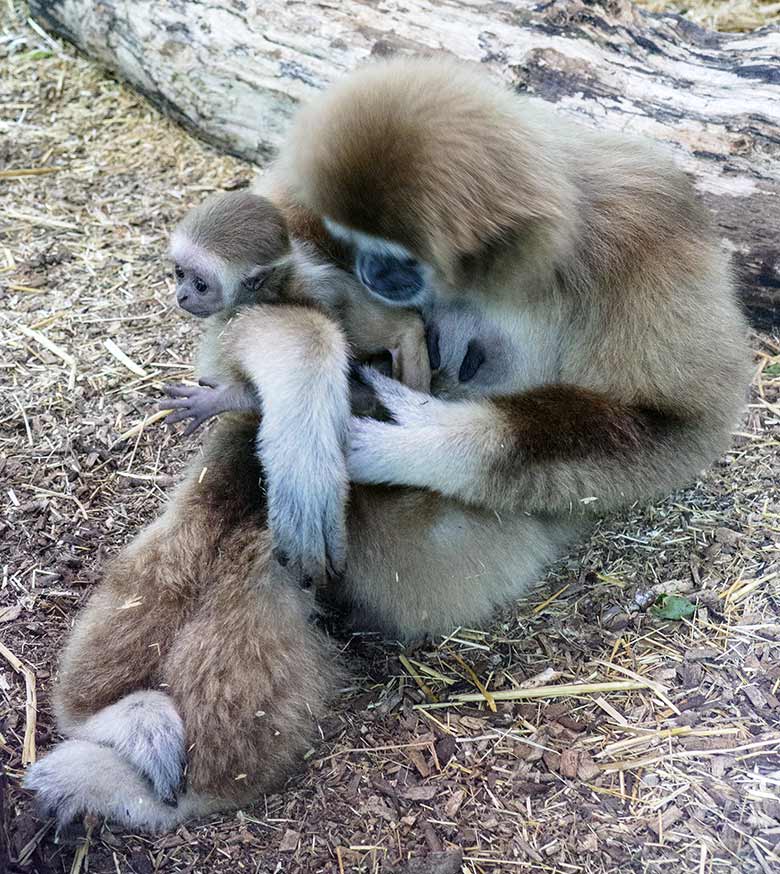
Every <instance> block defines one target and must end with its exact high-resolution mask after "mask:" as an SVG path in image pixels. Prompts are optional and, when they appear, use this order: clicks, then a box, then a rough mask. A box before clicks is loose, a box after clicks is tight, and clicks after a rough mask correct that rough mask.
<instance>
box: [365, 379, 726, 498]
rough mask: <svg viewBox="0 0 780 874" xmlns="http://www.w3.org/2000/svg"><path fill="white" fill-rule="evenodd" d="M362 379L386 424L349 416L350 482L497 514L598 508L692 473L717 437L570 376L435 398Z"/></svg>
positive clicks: (668, 484)
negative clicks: (567, 380)
mask: <svg viewBox="0 0 780 874" xmlns="http://www.w3.org/2000/svg"><path fill="white" fill-rule="evenodd" d="M363 376H364V378H365V379H366V381H368V382H369V383H370V384H371V385H372V386H373V388H374V391H375V392H376V394H377V397H378V399H379V402H380V403H381V404H382V405H383V406H384V407H385V408H386V409H387V410H388V411H389V413H390V416H391V418H392V422H390V423H387V422H378V421H373V420H368V419H358V418H353V420H352V425H351V431H350V447H349V452H348V471H349V475H350V479H351V480H352V481H354V482H359V483H366V484H380V483H386V484H394V485H405V486H415V487H418V488H424V489H429V490H432V491H435V492H439V493H441V494H443V495H446V496H448V497H452V498H456V499H459V500H462V501H465V502H467V503H471V504H476V505H479V506H485V507H489V508H492V509H495V510H499V511H500V510H502V509H524V510H527V511H529V512H566V511H568V510H571V509H577V508H580V509H592V510H594V511H596V512H603V511H604V510H606V509H609V508H611V507H614V506H618V505H622V504H626V503H630V502H631V501H633V500H635V499H637V498H639V497H647V496H648V495H652V494H654V493H657V492H662V491H664V490H666V489H668V488H671V487H673V486H674V485H675V484H677V483H679V482H680V481H681V480H683V481H684V480H685V478H686V477H690V476H691V475H695V474H696V473H697V472H698V470H699V468H700V467H701V464H702V457H706V455H707V454H709V453H710V452H712V451H713V450H712V447H711V446H709V445H708V443H711V442H713V441H715V442H717V440H719V439H720V440H721V441H722V440H723V434H722V433H718V431H717V430H716V429H706V428H705V427H703V426H702V427H697V426H696V424H695V423H693V422H686V421H685V420H684V419H683V418H678V417H676V416H674V415H673V414H670V413H664V412H662V411H661V410H654V409H652V408H650V407H640V406H631V405H626V404H622V403H619V402H616V401H613V400H611V399H610V398H609V397H607V396H606V395H604V394H600V393H598V392H594V391H589V390H587V389H583V388H579V387H577V386H574V385H548V386H542V387H540V388H536V389H533V390H530V391H527V392H525V393H523V394H519V395H516V396H513V397H504V398H493V399H479V400H474V401H471V400H463V401H445V400H439V399H437V398H433V397H431V396H430V395H425V394H421V393H419V392H413V391H410V390H409V389H407V388H406V387H405V386H403V385H401V384H399V383H397V382H394V381H393V380H390V379H388V378H387V377H384V376H382V375H381V374H377V373H376V372H370V371H368V370H367V369H366V370H364V373H363ZM713 430H715V432H716V435H715V437H713V436H712V431H713ZM715 451H717V447H716V449H715Z"/></svg>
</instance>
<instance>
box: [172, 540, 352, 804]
mask: <svg viewBox="0 0 780 874" xmlns="http://www.w3.org/2000/svg"><path fill="white" fill-rule="evenodd" d="M266 545H267V548H268V552H267V553H266V555H265V557H264V558H263V557H261V558H260V559H259V560H258V562H257V564H256V569H255V573H254V574H246V573H238V574H236V575H235V576H233V575H229V574H225V575H224V576H222V577H221V578H220V579H215V580H214V581H213V588H212V589H211V590H210V591H209V592H208V593H207V595H206V599H205V602H204V604H203V606H202V607H201V609H200V610H199V611H198V613H197V614H196V615H195V616H194V617H193V618H192V619H191V620H190V622H189V623H188V624H187V625H186V626H185V628H184V629H182V632H181V633H180V634H179V635H178V637H177V639H176V642H175V643H174V645H173V647H172V648H171V651H170V653H169V654H168V656H167V658H166V660H165V665H164V668H163V679H164V681H165V683H166V684H167V687H168V691H169V693H170V695H171V697H172V698H173V700H174V701H175V702H176V707H177V709H178V711H179V713H180V714H181V717H182V719H183V721H184V725H185V727H186V734H187V741H186V743H187V758H188V770H187V783H188V786H189V787H190V789H192V790H194V791H196V792H200V793H203V794H205V795H209V796H212V797H213V796H216V797H220V798H223V799H226V800H228V801H241V800H245V799H247V798H251V797H255V796H257V795H258V794H259V793H261V792H267V791H271V790H274V789H278V788H280V786H281V785H282V784H283V783H284V781H285V779H286V778H287V777H288V776H289V774H290V772H291V770H293V769H294V768H295V767H296V766H297V765H298V764H299V762H300V761H301V760H302V756H303V753H304V752H305V751H306V750H307V749H308V747H309V746H310V744H311V743H312V741H313V739H314V732H315V725H316V720H317V719H318V718H319V717H320V716H322V715H323V712H324V708H325V703H326V700H327V698H328V696H329V694H330V693H331V692H332V689H333V686H334V683H335V680H336V678H337V676H338V673H339V672H338V669H337V668H336V664H335V660H334V658H333V655H332V654H331V652H330V651H329V646H328V644H327V641H326V638H325V637H324V635H323V634H322V633H321V632H320V631H319V630H317V629H316V628H315V626H314V625H313V624H312V623H311V621H310V618H311V614H312V611H313V609H314V601H313V595H312V594H311V593H309V592H305V591H302V590H300V589H299V588H298V587H297V586H295V585H293V584H292V581H291V577H290V575H289V574H288V573H287V572H286V571H284V570H282V569H280V568H278V566H277V565H276V563H275V562H274V561H273V560H272V559H271V557H270V536H267V537H266Z"/></svg>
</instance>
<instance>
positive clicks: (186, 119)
mask: <svg viewBox="0 0 780 874" xmlns="http://www.w3.org/2000/svg"><path fill="white" fill-rule="evenodd" d="M30 6H31V9H32V12H33V15H34V16H35V17H36V18H37V20H38V21H39V22H40V23H41V24H42V25H44V26H45V27H48V28H49V29H50V30H52V31H54V32H55V33H58V34H60V35H62V36H64V37H65V38H66V39H68V40H69V41H70V42H73V43H75V44H76V45H77V46H79V47H80V48H81V49H83V50H84V51H85V52H86V53H87V54H89V55H91V56H93V57H96V58H98V59H99V60H101V61H102V62H103V63H105V64H106V65H107V66H108V67H110V68H111V69H113V70H116V71H117V72H118V73H120V74H121V75H122V76H124V77H125V78H126V79H127V80H128V81H129V82H130V83H131V84H133V85H134V86H135V87H136V88H138V89H139V90H141V91H142V92H143V93H144V94H146V95H147V96H148V98H149V99H150V100H151V101H152V102H153V103H155V104H156V105H157V106H159V107H161V108H162V109H163V110H165V111H166V112H168V113H170V114H171V115H173V116H174V117H175V118H177V119H178V120H180V121H181V122H183V123H184V124H186V125H187V126H189V127H190V128H192V129H193V130H194V131H196V132H197V133H198V134H199V135H200V136H202V137H204V138H205V139H207V140H208V141H210V142H212V143H214V144H215V145H217V146H218V147H220V148H223V149H226V150H228V151H230V152H233V153H235V154H237V155H240V156H243V157H245V158H248V159H249V160H251V161H255V162H258V163H262V162H264V161H265V160H266V159H267V158H268V157H269V156H270V155H271V154H272V153H273V152H274V149H275V147H276V146H278V144H279V142H280V139H281V137H282V134H283V131H284V130H285V127H286V123H287V119H288V117H289V116H290V113H291V112H292V110H293V109H294V107H295V105H296V103H297V102H298V101H299V100H301V99H303V98H308V97H310V96H311V95H312V94H313V93H314V92H315V91H316V90H317V89H318V88H321V87H322V86H324V85H325V84H327V83H328V82H329V81H330V80H331V79H334V78H336V77H337V76H338V75H339V74H341V73H343V72H345V71H347V70H351V69H352V68H353V67H355V66H356V65H357V64H359V63H360V62H361V61H364V60H365V59H366V58H368V57H370V56H372V55H373V56H377V55H387V54H391V53H394V52H430V51H444V52H450V53H453V54H455V55H458V56H460V57H462V58H466V59H468V60H471V61H478V62H480V63H482V64H483V65H484V66H485V67H486V68H488V69H489V70H490V71H491V72H492V73H493V74H494V75H495V76H496V77H497V78H499V79H502V80H503V81H505V82H506V83H508V84H509V85H510V86H511V87H513V88H514V89H515V90H517V91H520V92H525V93H528V94H530V95H533V96H534V97H538V98H541V99H544V100H547V101H550V102H552V103H555V104H556V105H557V108H558V109H559V110H560V111H561V112H566V113H570V114H572V115H576V116H579V117H580V118H582V119H583V120H584V121H585V122H587V123H590V124H593V125H598V126H600V127H603V128H613V129H619V130H625V131H628V132H630V133H633V134H641V135H647V136H649V137H652V138H654V139H656V140H660V141H662V142H665V143H668V144H669V146H670V148H671V149H672V150H673V151H674V153H675V154H676V156H677V158H678V160H679V162H680V163H681V165H682V166H683V167H685V168H686V169H687V170H688V171H690V172H691V173H692V174H693V176H694V177H695V178H696V181H697V185H698V187H699V190H700V191H701V193H702V195H703V197H704V198H705V200H706V201H707V203H708V204H709V206H710V207H711V208H712V210H713V212H714V214H715V216H716V220H717V222H718V224H719V226H720V229H721V231H722V232H723V236H724V238H725V239H726V241H727V245H729V247H730V248H731V249H732V250H733V252H734V256H735V261H736V264H737V266H738V268H739V271H740V278H741V280H742V283H743V289H744V300H745V302H746V305H747V306H748V308H749V310H750V312H751V315H752V317H753V321H754V323H755V324H757V325H762V326H765V327H766V326H768V325H770V324H774V325H777V324H780V62H779V61H778V58H780V30H778V29H777V28H765V29H763V30H761V31H758V32H756V33H753V34H747V35H732V34H717V33H711V32H708V31H704V30H702V29H701V28H699V27H697V26H695V25H693V24H691V23H690V22H688V21H686V20H684V19H682V18H680V17H678V16H675V15H651V14H648V13H645V12H642V11H640V10H639V9H637V8H636V7H634V6H632V5H631V4H630V3H629V2H627V0H605V2H602V3H596V2H589V0H568V2H567V0H553V2H549V3H541V4H537V3H535V2H533V0H513V2H502V0H441V2H433V0H300V2H296V0H209V2H208V3H205V2H203V0H157V2H154V0H31V2H30Z"/></svg>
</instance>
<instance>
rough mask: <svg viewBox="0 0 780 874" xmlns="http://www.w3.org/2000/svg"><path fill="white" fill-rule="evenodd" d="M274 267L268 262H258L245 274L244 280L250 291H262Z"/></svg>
mask: <svg viewBox="0 0 780 874" xmlns="http://www.w3.org/2000/svg"><path fill="white" fill-rule="evenodd" d="M273 272H274V268H273V267H271V266H269V265H267V264H256V265H255V266H254V267H252V268H251V269H250V270H249V271H248V272H247V273H246V275H245V276H244V278H243V280H242V282H243V284H244V285H245V286H246V287H247V288H248V289H249V290H250V291H260V289H261V288H262V287H263V286H264V285H265V283H266V281H267V279H268V277H269V276H270V275H271V274H272V273H273Z"/></svg>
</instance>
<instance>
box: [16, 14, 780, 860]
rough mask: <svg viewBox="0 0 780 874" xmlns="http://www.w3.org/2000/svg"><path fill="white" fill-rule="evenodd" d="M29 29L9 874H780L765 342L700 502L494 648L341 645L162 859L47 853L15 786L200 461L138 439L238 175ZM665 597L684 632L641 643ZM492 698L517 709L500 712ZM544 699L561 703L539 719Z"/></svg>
mask: <svg viewBox="0 0 780 874" xmlns="http://www.w3.org/2000/svg"><path fill="white" fill-rule="evenodd" d="M25 15H26V12H25V9H24V7H23V5H22V3H20V2H16V0H5V2H3V4H2V11H1V12H0V69H1V70H2V75H0V334H1V335H2V341H1V342H2V347H0V348H1V349H2V352H1V353H0V425H1V426H2V427H1V428H0V478H1V479H2V488H1V489H0V504H1V506H2V514H1V515H0V568H1V569H2V577H1V579H0V641H2V647H0V750H1V751H2V762H3V768H4V772H3V775H2V776H0V870H2V869H3V866H4V865H5V867H6V868H8V870H11V871H15V872H20V871H23V872H49V871H65V872H67V871H71V872H72V874H78V872H80V871H89V872H92V874H104V872H106V874H108V872H131V871H132V872H136V874H149V872H155V871H161V872H214V874H218V872H230V874H235V872H285V874H286V872H291V874H292V872H320V871H322V872H334V874H345V872H375V871H399V872H400V871H405V872H413V871H416V872H421V874H446V872H457V871H463V872H467V874H478V872H497V871H501V872H513V871H518V872H520V871H523V872H546V874H578V872H592V874H596V872H599V874H600V872H613V871H615V870H617V871H621V872H635V871H636V872H640V871H642V872H650V874H667V872H672V874H684V872H691V874H694V872H696V874H725V872H756V874H770V872H777V871H780V564H779V559H780V543H779V542H778V541H779V535H780V489H779V488H778V471H779V470H780V466H779V465H778V460H779V453H778V445H780V443H779V442H778V439H779V438H780V343H778V340H777V338H775V339H772V338H770V337H755V338H754V343H755V350H756V371H755V380H754V386H753V393H752V398H751V401H750V407H749V410H748V413H747V416H746V420H745V422H744V423H743V424H742V426H741V427H740V428H739V430H738V432H737V433H736V434H735V437H734V445H733V449H732V451H731V452H729V453H728V454H727V455H726V456H725V457H724V458H723V459H721V461H720V462H719V463H718V464H717V465H716V466H715V468H714V469H713V470H712V471H710V472H708V473H707V474H706V475H703V476H702V478H701V480H700V481H699V482H697V483H695V484H693V485H692V486H691V487H690V488H689V489H686V490H684V491H681V492H678V493H676V494H675V495H673V496H671V497H670V498H668V499H667V500H664V501H662V502H660V503H658V504H656V505H654V506H652V507H649V508H643V509H639V508H638V509H636V510H634V511H632V512H629V513H626V514H624V515H623V516H621V517H620V518H616V519H610V520H607V521H604V522H603V523H602V524H600V525H599V527H598V529H597V531H596V532H595V534H594V535H593V537H592V538H591V539H590V540H589V541H588V542H587V543H586V544H584V545H583V546H582V548H581V549H580V550H579V551H577V552H575V553H573V554H572V555H570V556H569V557H568V559H567V560H565V561H562V562H561V563H559V564H558V565H557V566H556V567H555V568H553V569H552V570H551V572H550V573H549V575H548V576H547V577H546V578H545V579H542V580H540V581H539V587H538V589H537V590H535V591H534V592H533V593H532V594H531V595H530V596H529V598H528V600H527V602H524V603H521V604H518V605H517V608H516V609H515V610H509V611H507V612H505V613H504V614H503V615H501V616H498V617H496V620H495V622H494V623H493V624H492V625H491V627H490V628H489V629H487V630H485V631H474V630H469V629H459V630H458V631H457V632H455V633H454V634H453V635H452V636H451V637H450V638H448V639H445V640H439V641H436V642H435V643H434V644H432V645H430V646H426V647H424V648H418V649H417V650H414V651H412V652H408V651H402V650H401V649H400V648H399V646H398V645H396V644H394V643H393V642H392V641H382V640H379V639H378V638H376V637H372V636H361V637H349V638H344V639H343V641H342V645H343V649H344V652H345V656H346V658H347V660H348V663H349V666H350V668H351V669H352V679H351V683H350V685H349V687H348V688H347V689H345V690H344V691H343V694H342V695H341V696H340V698H339V700H338V701H337V703H336V704H335V706H334V709H333V713H332V717H331V718H329V719H328V721H327V723H325V724H323V725H322V726H321V728H322V742H321V743H320V744H319V745H318V746H317V748H316V749H314V750H312V751H311V754H310V756H309V760H308V768H307V770H306V771H305V772H304V773H303V774H302V775H300V776H299V777H297V778H296V779H295V780H293V781H292V782H291V784H290V786H289V789H288V791H286V792H285V793H284V794H282V795H277V796H273V797H268V798H266V799H264V800H262V801H261V802H260V803H258V804H257V805H255V806H254V807H252V808H248V809H246V810H244V811H241V812H239V813H230V814H227V815H225V816H218V817H213V818H211V819H209V820H207V821H203V822H195V823H192V824H190V825H188V826H187V827H186V828H185V827H182V828H180V829H178V830H177V831H176V832H175V833H173V834H169V835H166V836H164V837H161V838H158V839H151V838H148V837H144V836H141V835H131V834H126V833H123V832H121V831H118V830H116V829H114V828H111V827H109V826H103V825H101V824H97V825H94V826H93V827H92V828H91V830H90V832H89V834H88V835H86V834H85V833H84V831H81V832H80V833H79V832H78V831H77V832H76V833H75V834H71V835H61V836H59V839H57V838H56V836H55V834H54V829H53V827H52V825H51V823H49V822H48V821H46V820H42V819H40V818H39V817H38V816H37V815H36V813H35V810H34V808H33V805H32V804H31V799H30V798H29V796H28V795H27V794H26V793H25V792H24V791H23V790H21V789H20V788H19V782H20V779H21V777H22V774H23V771H24V764H25V762H26V761H28V760H30V759H31V758H32V756H34V755H35V749H36V747H37V752H38V754H41V753H44V752H45V751H46V749H47V747H48V746H49V745H50V744H51V743H52V742H53V741H54V740H55V739H56V731H55V728H54V724H53V718H52V713H51V709H50V703H49V701H50V699H49V695H50V691H51V687H52V683H53V680H54V678H55V674H56V662H57V654H58V652H59V650H60V646H61V643H62V640H63V636H64V635H65V634H66V632H67V630H68V628H69V626H70V624H71V622H72V620H73V618H74V616H75V615H76V612H77V611H78V609H79V607H80V606H81V605H82V604H83V602H84V600H85V598H86V597H87V596H88V594H89V592H90V590H91V588H92V586H93V585H94V584H95V582H96V581H97V580H98V578H99V575H100V567H101V563H102V562H103V560H104V558H105V557H106V556H108V555H111V554H113V553H115V552H116V551H117V550H118V549H119V548H120V547H121V546H122V545H123V544H124V543H126V542H127V541H128V540H129V539H130V538H131V537H132V536H133V535H134V534H135V533H136V532H137V531H138V530H139V528H140V527H141V526H142V525H143V524H144V523H145V522H147V521H148V520H150V519H152V518H153V517H154V516H155V515H156V514H157V513H158V512H159V510H160V507H161V505H162V503H163V501H164V499H165V496H166V494H167V493H168V491H169V488H170V485H171V484H172V483H173V482H174V481H175V479H176V476H177V474H178V472H179V471H180V469H181V467H182V465H183V464H184V463H185V461H186V460H187V458H188V457H189V456H190V455H191V454H192V453H193V452H194V451H196V450H197V442H196V441H195V440H187V441H185V440H183V439H182V438H181V437H180V436H177V435H175V434H171V433H169V432H167V431H165V430H164V429H163V428H162V427H161V426H160V425H159V423H150V424H148V425H147V427H146V428H144V429H138V428H137V427H136V426H138V425H139V424H140V423H141V422H143V421H144V420H145V419H146V418H147V417H148V416H149V415H150V413H151V412H152V410H153V403H154V401H155V400H156V399H157V397H158V396H159V395H160V388H161V385H162V384H163V383H164V382H166V381H169V380H172V379H179V378H181V377H183V376H186V375H188V374H189V369H190V364H189V362H190V360H191V353H192V344H193V340H194V338H195V337H196V335H197V331H198V328H197V326H196V325H195V324H194V323H193V322H192V321H190V320H188V319H187V318H185V317H184V316H183V315H181V314H180V313H179V312H177V311H175V309H174V308H173V307H172V306H171V302H170V293H171V280H170V277H169V276H168V274H167V271H166V267H165V264H164V261H163V253H164V249H165V234H166V229H168V228H169V227H170V226H171V224H172V222H173V221H174V220H175V219H176V218H177V217H178V216H180V215H181V213H182V211H183V209H184V208H185V207H186V206H187V205H188V204H190V203H192V202H195V201H196V200H198V199H199V198H201V197H202V196H203V195H204V194H205V193H206V192H210V191H212V190H215V189H220V188H226V187H238V186H241V185H244V184H246V183H247V182H248V180H249V179H250V178H251V175H252V169H251V168H250V167H249V166H247V165H245V164H242V163H241V162H239V161H237V160H234V159H230V158H225V157H222V156H219V155H218V154H216V153H215V152H214V151H212V150H211V149H209V148H208V147H206V146H204V145H202V144H201V143H199V142H197V141H196V140H194V139H193V138H191V137H190V136H188V135H187V134H185V133H183V132H182V131H181V130H179V129H178V128H176V127H175V126H174V125H172V124H171V123H170V122H168V121H167V120H165V119H164V118H162V117H160V115H158V113H157V112H155V111H154V110H152V109H151V108H149V106H147V105H146V104H145V103H144V102H143V100H142V99H140V98H139V97H138V96H136V95H135V94H133V93H132V92H130V91H129V90H128V89H127V88H125V87H124V86H122V85H121V84H118V83H117V82H116V81H115V80H113V79H112V78H111V77H109V76H107V75H106V74H104V73H103V72H101V71H100V70H99V69H98V68H97V67H95V66H94V65H93V64H91V63H90V62H88V61H86V60H83V59H81V58H79V57H77V56H76V54H75V52H74V51H73V50H72V49H71V48H69V47H65V48H62V47H59V46H57V45H53V44H50V43H49V42H48V41H47V40H45V39H44V38H43V37H42V36H41V35H40V34H38V33H36V32H35V31H34V30H33V29H31V27H30V26H29V25H28V24H27V23H26V21H25ZM712 378H713V379H717V378H718V376H717V373H713V374H712ZM131 429H135V430H133V431H132V433H131V436H130V437H129V438H128V439H126V440H124V441H118V437H119V436H120V435H123V434H125V433H126V432H127V431H131ZM661 593H672V594H677V595H681V596H684V597H686V598H687V599H689V600H690V601H691V602H692V603H693V604H694V605H695V611H694V613H693V615H692V616H690V617H689V618H686V619H682V620H680V621H669V620H665V619H662V618H659V617H657V616H655V615H654V613H653V610H652V609H651V608H650V606H649V605H650V604H651V603H652V602H653V601H654V600H655V599H656V597H657V596H658V595H659V594H661ZM290 682H295V678H294V677H291V678H290ZM569 684H584V685H581V686H579V688H577V689H574V690H568V691H567V690H566V688H565V687H566V686H567V685H569ZM603 684H617V685H616V686H609V685H607V686H605V685H603ZM483 686H484V687H488V688H489V689H490V690H492V691H496V692H501V693H502V694H503V696H504V697H505V698H507V699H509V700H503V701H501V700H499V701H498V702H497V703H495V705H494V706H495V712H494V711H493V710H491V708H490V706H489V705H488V702H487V701H486V700H485V699H484V696H482V695H481V692H480V688H481V687H483ZM539 686H544V687H550V686H553V687H557V688H555V689H548V690H547V691H546V692H543V697H539V698H534V697H528V695H529V690H532V689H533V688H534V687H539ZM561 686H563V687H564V688H560V687H561ZM469 694H471V695H472V697H473V698H475V699H476V700H474V701H468V702H462V701H461V702H459V701H458V700H456V699H457V696H458V695H469ZM530 694H531V695H533V692H532V691H531V692H530ZM35 696H37V705H36V701H35ZM499 697H500V696H499Z"/></svg>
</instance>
